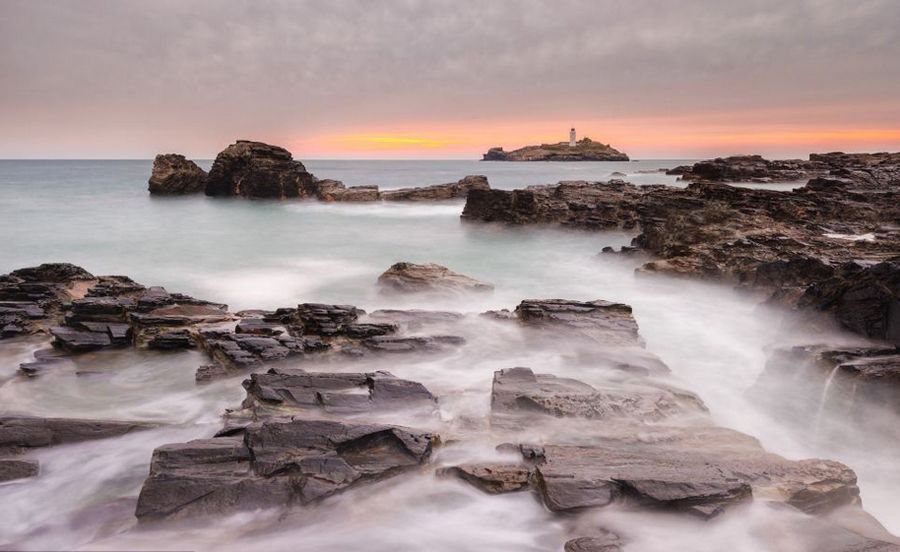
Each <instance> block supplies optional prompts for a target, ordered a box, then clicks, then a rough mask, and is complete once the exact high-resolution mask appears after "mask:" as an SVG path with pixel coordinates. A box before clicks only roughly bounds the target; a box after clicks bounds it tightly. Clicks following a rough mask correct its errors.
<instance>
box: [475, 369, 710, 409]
mask: <svg viewBox="0 0 900 552" xmlns="http://www.w3.org/2000/svg"><path fill="white" fill-rule="evenodd" d="M491 411H492V412H493V413H494V414H529V413H530V414H543V415H550V416H556V417H577V418H587V419H598V420H609V419H615V418H628V419H631V420H640V421H645V422H659V421H662V420H664V419H666V418H670V417H673V416H677V415H681V414H705V413H706V412H707V409H706V406H705V405H704V404H703V401H701V400H700V398H699V397H697V396H696V395H694V394H693V393H689V392H687V391H680V390H674V389H667V388H662V387H650V386H648V387H645V388H634V389H633V390H629V389H623V388H621V386H616V387H610V388H608V389H601V390H598V389H595V388H594V387H592V386H590V385H588V384H586V383H583V382H580V381H578V380H575V379H570V378H560V377H557V376H554V375H550V374H535V373H534V372H532V371H531V369H530V368H509V369H506V370H499V371H497V372H494V383H493V386H492V388H491Z"/></svg>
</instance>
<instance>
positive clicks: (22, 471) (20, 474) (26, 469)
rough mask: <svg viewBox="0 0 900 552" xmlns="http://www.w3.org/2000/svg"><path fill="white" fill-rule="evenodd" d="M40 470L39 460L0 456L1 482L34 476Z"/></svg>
mask: <svg viewBox="0 0 900 552" xmlns="http://www.w3.org/2000/svg"><path fill="white" fill-rule="evenodd" d="M39 471H40V466H39V465H38V462H37V460H19V459H13V458H0V483H5V482H6V481H14V480H16V479H25V478H26V477H34V476H36V475H37V474H38V472H39Z"/></svg>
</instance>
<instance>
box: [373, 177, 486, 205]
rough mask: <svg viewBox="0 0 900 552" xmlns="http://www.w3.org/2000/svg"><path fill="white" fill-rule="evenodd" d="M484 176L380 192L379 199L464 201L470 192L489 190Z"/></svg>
mask: <svg viewBox="0 0 900 552" xmlns="http://www.w3.org/2000/svg"><path fill="white" fill-rule="evenodd" d="M490 189H491V186H490V184H488V179H487V177H486V176H481V175H469V176H466V177H464V178H462V179H461V180H459V181H458V182H450V183H448V184H436V185H434V186H425V187H423V188H400V189H398V190H385V191H383V192H381V194H380V196H379V197H380V199H382V200H385V201H443V200H449V199H465V198H466V196H468V195H469V192H471V191H472V190H490Z"/></svg>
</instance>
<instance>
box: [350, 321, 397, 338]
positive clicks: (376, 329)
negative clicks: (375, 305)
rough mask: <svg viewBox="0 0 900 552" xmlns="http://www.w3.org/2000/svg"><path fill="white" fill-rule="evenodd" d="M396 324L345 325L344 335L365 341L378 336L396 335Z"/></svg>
mask: <svg viewBox="0 0 900 552" xmlns="http://www.w3.org/2000/svg"><path fill="white" fill-rule="evenodd" d="M396 331H397V325H396V324H360V323H355V324H347V326H346V327H345V328H344V332H343V333H344V335H346V336H347V337H349V338H351V339H365V338H368V337H375V336H379V335H388V334H392V333H396Z"/></svg>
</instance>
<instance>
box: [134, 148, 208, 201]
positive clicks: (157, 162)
mask: <svg viewBox="0 0 900 552" xmlns="http://www.w3.org/2000/svg"><path fill="white" fill-rule="evenodd" d="M149 184H150V186H149V188H148V189H149V190H150V193H151V194H160V195H183V194H194V193H199V192H202V191H203V190H204V189H205V188H206V171H204V170H203V169H201V168H200V167H198V166H197V164H196V163H194V162H193V161H188V160H187V159H185V157H184V156H183V155H178V154H176V153H167V154H160V155H157V156H156V159H154V160H153V173H152V174H151V175H150V180H149Z"/></svg>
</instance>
